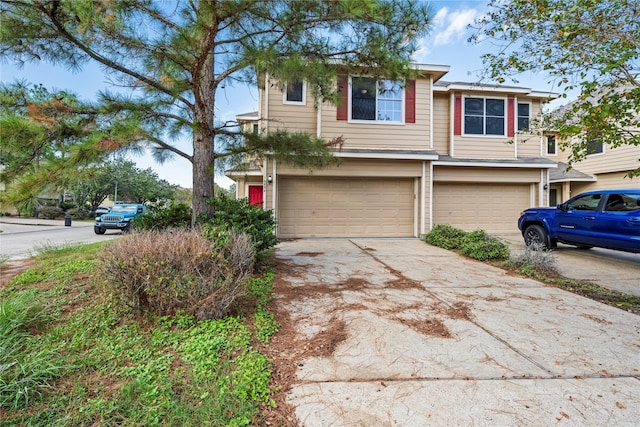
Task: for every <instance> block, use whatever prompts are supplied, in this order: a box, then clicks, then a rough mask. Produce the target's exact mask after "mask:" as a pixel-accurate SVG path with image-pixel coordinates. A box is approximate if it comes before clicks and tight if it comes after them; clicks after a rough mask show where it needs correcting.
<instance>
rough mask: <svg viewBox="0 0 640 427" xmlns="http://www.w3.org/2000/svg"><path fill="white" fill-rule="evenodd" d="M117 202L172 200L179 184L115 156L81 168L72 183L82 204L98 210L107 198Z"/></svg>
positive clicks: (78, 200) (77, 198)
mask: <svg viewBox="0 0 640 427" xmlns="http://www.w3.org/2000/svg"><path fill="white" fill-rule="evenodd" d="M116 185H117V191H118V200H117V201H118V202H133V203H147V202H156V201H158V200H163V199H173V198H174V196H175V191H176V186H174V185H172V184H170V183H169V182H167V181H165V180H163V179H160V178H159V177H158V174H157V173H156V172H155V171H154V170H153V169H150V168H148V169H140V168H138V167H136V165H135V163H133V162H131V161H128V160H122V159H116V160H112V161H109V162H106V163H104V164H100V165H96V166H92V167H90V168H85V169H83V170H81V171H79V173H78V175H77V177H76V180H75V182H74V183H73V185H72V187H71V188H72V190H73V194H74V199H75V200H76V202H77V203H78V205H80V206H88V207H89V208H90V209H91V210H95V209H96V208H97V207H98V206H99V205H100V204H101V203H102V202H103V201H104V200H105V199H106V198H107V197H109V196H111V197H112V198H114V197H115V192H116Z"/></svg>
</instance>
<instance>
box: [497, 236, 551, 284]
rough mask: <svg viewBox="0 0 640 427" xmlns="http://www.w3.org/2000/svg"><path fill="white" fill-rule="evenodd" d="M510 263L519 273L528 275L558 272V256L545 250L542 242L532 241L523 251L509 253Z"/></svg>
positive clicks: (546, 274) (544, 274)
mask: <svg viewBox="0 0 640 427" xmlns="http://www.w3.org/2000/svg"><path fill="white" fill-rule="evenodd" d="M509 262H510V264H511V265H512V266H513V267H514V268H516V269H517V270H518V271H519V272H520V273H522V274H524V275H526V276H529V277H542V276H550V275H557V274H558V258H557V257H556V255H555V254H554V253H553V252H551V251H548V250H546V248H545V246H544V245H543V244H542V243H535V242H534V243H532V244H531V245H529V246H527V247H525V250H524V252H520V253H517V254H513V255H511V257H510V259H509Z"/></svg>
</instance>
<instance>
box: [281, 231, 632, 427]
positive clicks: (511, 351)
mask: <svg viewBox="0 0 640 427" xmlns="http://www.w3.org/2000/svg"><path fill="white" fill-rule="evenodd" d="M276 257H277V264H276V267H277V280H276V283H275V295H276V301H275V306H276V307H277V310H278V316H279V321H280V322H281V324H282V329H281V333H279V334H277V335H276V336H275V337H274V341H273V344H274V347H275V348H277V349H279V350H277V352H278V353H277V354H274V359H276V360H278V362H276V370H277V371H278V372H276V377H277V378H281V379H283V378H286V379H287V380H283V384H282V385H283V386H284V387H285V388H287V386H288V385H290V388H288V393H287V397H286V400H287V402H288V403H289V404H290V405H291V406H292V407H293V408H294V409H295V413H296V416H297V418H298V420H299V422H300V423H301V424H302V425H304V426H343V425H349V426H354V425H363V426H364V425H367V426H372V425H376V426H386V425H389V426H390V425H403V426H421V425H425V426H426V425H436V426H439V425H554V424H557V423H559V422H562V425H636V424H637V421H638V419H640V317H638V316H636V315H633V314H630V313H627V312H624V311H622V310H618V309H616V308H613V307H609V306H606V305H604V304H600V303H597V302H595V301H592V300H590V299H587V298H583V297H580V296H578V295H575V294H572V293H569V292H565V291H562V290H560V289H557V288H553V287H547V286H545V285H543V284H541V283H539V282H536V281H533V280H529V279H523V278H519V277H513V276H510V275H508V274H507V273H506V272H504V271H503V270H500V269H497V268H494V267H491V266H488V265H486V264H483V263H480V262H476V261H473V260H468V259H466V258H463V257H461V256H459V255H457V254H455V253H453V252H449V251H446V250H442V249H439V248H435V247H432V246H429V245H427V244H425V243H424V242H421V241H419V240H417V239H408V240H391V239H381V240H373V239H371V240H364V239H363V240H359V239H358V240H297V241H288V242H282V243H280V244H279V245H278V247H277V250H276ZM287 370H289V374H288V375H287V373H286V372H285V371H287ZM286 382H289V383H290V384H284V383H286Z"/></svg>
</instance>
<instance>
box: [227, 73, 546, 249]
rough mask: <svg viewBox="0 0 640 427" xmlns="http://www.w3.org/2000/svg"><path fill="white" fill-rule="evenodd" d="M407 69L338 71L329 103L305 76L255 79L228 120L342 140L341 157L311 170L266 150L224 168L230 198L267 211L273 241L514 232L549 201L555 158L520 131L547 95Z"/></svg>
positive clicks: (258, 128) (541, 139)
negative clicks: (250, 102)
mask: <svg viewBox="0 0 640 427" xmlns="http://www.w3.org/2000/svg"><path fill="white" fill-rule="evenodd" d="M415 68H416V70H418V71H419V77H418V78H416V79H415V80H408V81H401V82H393V81H388V80H380V79H378V80H376V79H374V78H372V77H370V76H367V75H360V74H353V75H347V74H343V75H340V76H339V78H338V80H337V82H336V84H337V87H338V89H339V91H340V94H341V97H342V101H341V102H340V103H339V104H338V105H332V104H330V103H327V102H323V101H322V100H316V99H313V98H312V95H311V91H310V90H309V89H310V88H308V87H307V85H306V83H305V82H293V83H288V82H279V81H276V80H273V79H271V78H270V77H269V76H268V75H267V76H265V77H264V81H263V82H261V83H260V84H259V87H260V104H259V111H257V112H254V113H249V114H245V115H241V116H238V120H239V121H240V122H242V123H243V124H244V126H246V127H248V128H250V129H253V130H254V131H255V132H266V133H268V132H273V131H274V130H276V129H286V130H289V131H304V132H308V133H310V134H313V135H317V136H318V137H320V138H323V139H326V140H327V141H329V140H331V139H333V138H336V137H342V138H343V139H344V143H343V145H342V147H341V148H339V149H336V150H335V153H334V154H335V156H337V157H339V158H340V159H341V163H340V164H339V165H337V166H334V167H330V168H327V169H322V170H314V171H311V172H310V171H308V170H302V169H298V168H294V167H291V166H288V165H284V164H278V163H277V162H276V161H274V160H273V158H272V157H270V156H269V155H268V154H265V156H264V158H261V159H257V160H254V161H253V162H251V165H250V166H249V167H248V168H244V169H243V170H235V171H228V172H227V175H228V176H229V177H231V178H232V179H234V180H235V181H236V184H237V186H236V188H237V196H238V197H248V198H249V200H250V201H251V202H252V203H256V204H261V205H262V206H263V207H264V208H265V209H273V211H274V214H275V217H276V221H277V235H278V237H280V238H299V237H418V236H420V235H423V234H425V233H427V232H428V231H429V230H430V229H431V228H432V227H433V226H434V225H435V224H451V225H453V226H456V227H459V228H462V229H465V230H474V229H479V228H482V229H484V230H487V231H489V232H494V233H500V232H514V231H517V226H516V221H517V219H518V216H519V213H520V212H521V211H522V210H523V209H526V208H528V207H531V206H542V205H546V204H547V203H548V202H549V201H548V192H547V191H546V189H547V188H548V186H549V182H550V181H549V176H550V170H552V169H555V168H556V163H555V162H554V161H552V160H550V159H549V158H547V157H546V156H545V154H546V152H545V150H546V148H547V141H546V139H545V138H544V137H543V135H532V134H529V133H527V132H528V131H527V129H528V127H529V122H530V121H531V120H532V119H533V118H534V117H536V116H537V115H539V114H540V112H541V109H542V105H543V103H545V102H547V101H549V100H550V99H553V98H554V97H555V94H551V93H543V92H538V91H534V90H531V89H528V88H521V87H509V86H493V85H482V84H470V83H457V82H448V81H445V80H444V77H445V75H446V74H447V72H448V71H449V67H448V66H443V65H424V64H422V65H415Z"/></svg>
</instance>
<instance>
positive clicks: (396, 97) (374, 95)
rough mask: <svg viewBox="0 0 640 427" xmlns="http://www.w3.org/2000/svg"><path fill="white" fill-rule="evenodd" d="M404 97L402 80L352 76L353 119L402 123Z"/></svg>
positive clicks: (351, 104) (351, 105)
mask: <svg viewBox="0 0 640 427" xmlns="http://www.w3.org/2000/svg"><path fill="white" fill-rule="evenodd" d="M403 99H404V88H403V87H402V84H401V82H398V81H393V80H376V79H373V78H371V77H352V78H351V103H350V107H351V120H371V121H379V122H395V123H402V105H403Z"/></svg>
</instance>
